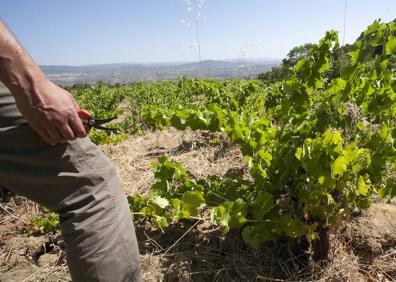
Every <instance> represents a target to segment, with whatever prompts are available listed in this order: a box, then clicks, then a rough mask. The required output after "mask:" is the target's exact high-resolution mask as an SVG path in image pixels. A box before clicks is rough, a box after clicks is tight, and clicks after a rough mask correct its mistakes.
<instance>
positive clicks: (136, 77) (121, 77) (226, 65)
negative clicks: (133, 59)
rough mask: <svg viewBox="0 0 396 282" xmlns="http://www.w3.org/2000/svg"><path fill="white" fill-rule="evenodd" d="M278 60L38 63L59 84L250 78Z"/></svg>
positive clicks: (272, 65)
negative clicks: (195, 78) (77, 64)
mask: <svg viewBox="0 0 396 282" xmlns="http://www.w3.org/2000/svg"><path fill="white" fill-rule="evenodd" d="M279 64H280V60H276V59H265V60H264V59H263V60H225V61H219V60H206V61H202V62H194V63H158V64H155V63H153V64H127V63H126V64H102V65H87V66H56V65H54V66H40V67H41V69H42V70H43V71H44V73H45V74H46V75H47V76H48V77H49V78H50V79H51V80H52V81H53V82H55V83H57V84H59V85H65V86H67V85H73V84H78V83H88V84H91V83H95V82H96V81H99V80H101V81H104V82H106V83H110V84H117V83H121V84H122V83H130V82H136V81H155V80H172V79H176V78H178V77H180V76H186V77H198V78H209V79H229V78H252V77H256V76H257V75H258V74H260V73H263V72H266V71H268V70H270V69H271V68H272V67H274V66H278V65H279Z"/></svg>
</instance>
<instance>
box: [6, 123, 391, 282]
mask: <svg viewBox="0 0 396 282" xmlns="http://www.w3.org/2000/svg"><path fill="white" fill-rule="evenodd" d="M213 137H218V138H219V140H220V144H217V145H216V146H214V145H210V142H209V141H210V140H213ZM102 149H103V151H104V153H105V154H106V155H107V156H108V157H109V158H110V159H111V160H112V161H113V162H114V163H115V165H116V167H117V169H118V172H119V174H120V177H121V180H122V183H123V184H124V188H125V192H126V194H128V195H132V194H134V193H135V192H137V191H139V192H141V193H144V192H146V191H147V190H148V188H149V187H150V185H151V184H153V182H154V178H153V173H152V171H151V167H150V163H151V162H152V161H154V160H155V159H156V158H157V157H158V156H160V155H162V154H166V155H168V156H169V157H170V158H171V159H172V160H175V161H179V162H181V163H182V164H183V165H184V166H185V167H186V168H187V169H188V171H189V172H190V173H191V174H193V175H194V176H196V177H206V176H208V175H219V176H222V175H224V174H225V173H226V172H227V171H228V170H230V169H238V170H241V169H244V168H243V165H242V164H243V161H242V160H243V158H242V156H241V154H240V152H239V149H238V148H237V147H236V146H232V145H229V143H228V142H227V141H226V140H225V138H224V137H223V136H222V135H212V134H206V133H202V132H201V133H199V132H191V131H185V132H179V131H176V130H166V131H164V132H153V133H147V134H145V135H144V136H141V137H132V138H130V139H129V140H126V141H124V142H122V143H121V144H118V145H111V146H103V147H102ZM38 213H40V208H39V207H38V206H37V205H36V204H34V203H32V202H30V201H28V200H26V199H25V198H23V197H16V196H14V197H11V198H10V199H8V200H7V201H5V202H0V281H1V282H8V281H10V282H12V281H18V282H19V281H26V282H27V281H51V282H52V281H70V276H69V274H68V271H67V266H66V261H65V254H64V251H63V243H62V239H61V236H60V234H59V233H58V232H57V233H55V234H52V233H51V234H42V235H32V234H29V233H28V232H26V226H27V224H28V222H29V217H30V216H31V215H35V214H38ZM135 224H136V227H137V228H136V229H137V236H138V238H139V244H140V250H141V261H142V267H143V277H144V281H396V205H394V204H386V203H384V202H381V201H379V200H377V201H375V203H374V204H373V205H372V207H371V208H370V209H368V210H367V211H363V212H362V213H361V214H360V215H358V216H356V217H354V218H352V219H351V220H350V221H349V222H347V223H346V224H345V225H344V226H343V227H342V228H339V229H338V230H333V231H331V236H330V241H331V249H330V259H329V262H328V263H327V264H326V265H319V264H318V265H312V264H308V265H307V264H306V257H305V256H302V255H301V252H299V249H298V247H297V246H298V244H296V243H295V242H286V241H285V242H271V243H268V244H266V245H264V246H263V248H262V249H260V250H259V251H252V250H251V249H249V248H248V247H247V246H246V245H245V244H244V243H243V242H242V240H241V238H240V237H239V236H238V235H237V234H234V233H231V234H229V235H227V236H224V235H223V234H222V232H221V231H220V230H219V229H217V228H214V227H213V226H210V225H209V224H208V221H199V222H181V223H178V224H176V225H175V226H172V228H171V229H169V230H168V231H167V232H166V233H165V234H163V233H161V232H159V231H158V230H153V228H152V227H151V226H150V225H149V224H147V223H146V222H144V221H141V220H135Z"/></svg>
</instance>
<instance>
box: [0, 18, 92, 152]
mask: <svg viewBox="0 0 396 282" xmlns="http://www.w3.org/2000/svg"><path fill="white" fill-rule="evenodd" d="M0 81H1V82H3V83H4V84H5V85H6V86H7V87H8V89H10V91H11V92H12V94H13V96H14V97H15V101H16V104H17V106H18V108H19V110H20V111H21V113H22V115H23V116H24V118H25V119H26V120H27V121H28V122H29V124H30V125H31V126H32V128H33V129H34V130H35V131H36V132H37V133H38V134H39V135H40V136H41V138H42V139H43V140H44V141H46V142H47V143H48V144H51V145H55V144H57V143H62V142H65V141H67V140H73V139H75V138H77V137H84V136H86V132H85V129H84V126H83V125H82V123H81V121H80V118H79V117H78V114H77V108H78V107H77V104H76V103H75V101H74V99H73V98H72V96H71V94H70V93H69V92H67V91H66V90H64V89H62V88H60V87H58V86H57V85H55V84H54V83H52V82H51V81H50V80H49V79H48V78H47V77H46V76H45V75H44V74H43V72H42V71H41V70H40V68H39V67H38V66H37V64H36V63H35V62H34V61H33V59H32V58H31V57H30V56H29V54H28V53H27V52H26V50H25V49H24V48H23V47H22V46H21V45H20V44H19V43H18V41H17V40H16V39H15V37H14V36H13V35H12V33H11V32H10V31H9V30H8V28H7V27H6V25H5V24H4V23H3V21H1V20H0Z"/></svg>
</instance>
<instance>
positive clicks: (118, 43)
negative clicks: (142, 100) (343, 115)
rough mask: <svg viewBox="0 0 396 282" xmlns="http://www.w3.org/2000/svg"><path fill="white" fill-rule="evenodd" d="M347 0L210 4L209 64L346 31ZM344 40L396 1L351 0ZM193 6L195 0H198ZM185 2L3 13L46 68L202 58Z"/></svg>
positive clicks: (84, 0) (85, 0)
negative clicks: (196, 44)
mask: <svg viewBox="0 0 396 282" xmlns="http://www.w3.org/2000/svg"><path fill="white" fill-rule="evenodd" d="M344 1H345V0H326V1H325V0H272V1H270V0H207V1H206V6H207V8H205V9H203V10H202V11H201V14H202V15H204V16H205V18H206V19H205V22H204V23H201V24H200V25H199V33H200V39H201V41H200V42H201V52H202V59H233V58H238V57H242V56H243V57H248V58H258V57H266V58H283V57H285V56H286V54H287V52H288V51H289V50H290V49H291V48H292V47H294V46H297V45H300V44H303V43H306V42H317V41H318V40H319V39H320V38H321V37H322V36H323V35H324V33H325V31H326V30H329V29H335V30H338V31H340V40H341V39H342V30H343V23H344ZM347 1H348V2H347V18H346V35H345V42H346V43H351V42H353V41H354V40H355V39H356V37H357V36H358V35H359V34H360V32H361V31H362V30H363V29H364V28H365V27H367V25H369V24H370V23H371V22H372V21H373V20H375V19H378V18H382V20H383V21H390V20H392V19H393V18H395V17H396V0H347ZM193 2H194V0H193ZM195 14H196V13H195V11H194V10H193V11H191V12H188V8H187V5H186V4H185V3H184V2H183V1H182V0H112V1H111V0H79V1H78V0H67V1H66V0H34V1H33V0H31V1H26V0H8V1H6V0H4V1H0V16H1V18H2V19H3V20H4V21H5V22H6V23H7V25H8V26H9V27H10V28H11V30H12V31H13V32H14V34H15V35H16V36H17V38H18V39H19V41H20V42H21V43H22V44H23V45H24V46H25V48H26V49H27V50H28V51H29V52H30V54H31V55H32V56H33V58H34V59H35V60H36V61H37V62H38V63H39V64H42V65H49V64H64V65H84V64H99V63H120V62H135V63H145V62H172V61H196V60H197V57H198V55H197V49H194V48H190V46H191V45H192V44H193V43H195V42H196V38H195V34H196V33H195V28H194V27H188V26H187V25H186V24H183V23H181V20H190V21H191V19H194V18H195Z"/></svg>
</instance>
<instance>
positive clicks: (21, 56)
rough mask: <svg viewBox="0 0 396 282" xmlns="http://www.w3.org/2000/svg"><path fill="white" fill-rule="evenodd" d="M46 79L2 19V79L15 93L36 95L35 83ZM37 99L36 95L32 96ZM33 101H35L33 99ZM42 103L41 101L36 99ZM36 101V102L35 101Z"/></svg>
mask: <svg viewBox="0 0 396 282" xmlns="http://www.w3.org/2000/svg"><path fill="white" fill-rule="evenodd" d="M44 79H46V78H45V76H44V75H43V73H42V72H41V70H40V68H39V67H38V66H37V64H36V63H35V62H34V61H33V59H32V58H31V57H30V56H29V54H28V53H27V52H26V50H25V49H24V48H23V47H22V46H21V45H20V44H19V43H18V41H17V40H16V39H15V37H14V36H13V35H12V33H11V32H10V31H9V29H8V28H7V27H6V25H5V24H4V23H3V22H2V21H1V20H0V80H1V82H3V83H4V84H5V85H6V86H7V87H8V88H9V89H10V90H11V92H12V93H13V94H14V96H15V98H17V99H18V98H20V96H25V95H31V96H34V93H35V92H36V91H35V89H34V88H35V85H37V84H38V83H40V82H41V81H42V80H44ZM30 99H32V100H35V97H30ZM31 102H33V101H31ZM35 102H38V103H40V102H39V101H35ZM33 103H34V102H33Z"/></svg>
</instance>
